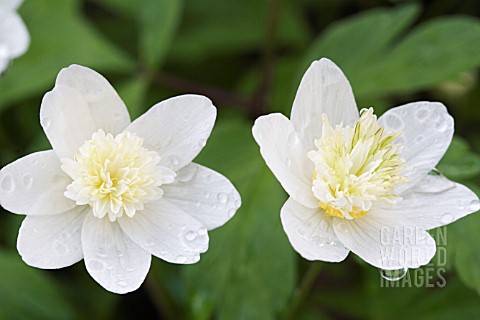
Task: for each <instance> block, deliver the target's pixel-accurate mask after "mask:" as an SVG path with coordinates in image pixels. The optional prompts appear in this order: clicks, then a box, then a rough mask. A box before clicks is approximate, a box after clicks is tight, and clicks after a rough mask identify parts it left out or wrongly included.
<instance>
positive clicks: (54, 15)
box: [0, 0, 133, 110]
mask: <svg viewBox="0 0 480 320" xmlns="http://www.w3.org/2000/svg"><path fill="white" fill-rule="evenodd" d="M20 14H21V16H22V18H23V19H24V21H25V23H26V25H27V28H28V30H29V32H30V36H31V39H32V42H31V45H30V48H29V49H28V51H27V53H26V54H25V55H24V56H22V57H20V58H18V59H16V60H14V61H13V63H12V65H11V66H10V68H9V69H8V70H7V72H6V73H5V75H4V76H2V81H0V110H2V109H3V108H5V107H7V106H8V105H11V104H12V103H14V102H18V101H20V100H24V99H27V98H29V97H33V96H35V95H39V94H42V93H44V92H46V91H47V90H48V89H49V88H52V87H53V85H54V79H55V77H56V75H57V74H58V72H59V71H60V69H61V68H63V67H67V66H68V65H70V64H73V63H77V64H81V65H85V66H87V67H90V68H93V69H95V70H97V71H100V72H103V71H116V72H128V71H130V70H131V69H132V68H133V64H132V62H131V61H130V59H129V58H128V56H127V55H126V54H125V53H124V52H122V51H120V50H119V49H118V48H116V47H114V46H113V45H111V44H110V43H109V42H107V41H106V40H105V39H103V38H102V37H100V36H99V35H98V34H97V33H96V31H95V30H94V29H93V28H92V27H91V25H89V24H88V22H87V21H85V20H84V18H83V17H82V15H81V13H80V7H79V1H78V0H44V1H26V2H25V3H24V4H23V5H22V7H21V10H20ZM39 102H40V101H39Z"/></svg>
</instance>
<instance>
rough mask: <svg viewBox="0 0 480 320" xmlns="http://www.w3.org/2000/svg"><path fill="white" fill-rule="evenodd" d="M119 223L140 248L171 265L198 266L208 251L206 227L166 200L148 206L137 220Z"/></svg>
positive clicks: (128, 219) (137, 216)
mask: <svg viewBox="0 0 480 320" xmlns="http://www.w3.org/2000/svg"><path fill="white" fill-rule="evenodd" d="M118 223H119V224H120V226H121V227H122V229H123V230H124V231H125V233H126V234H127V235H128V236H129V237H130V238H131V239H132V240H133V241H135V243H137V244H138V245H139V246H140V247H142V248H143V249H145V250H146V251H148V252H150V253H151V254H153V255H154V256H157V257H159V258H161V259H163V260H166V261H168V262H171V263H180V264H189V263H195V262H197V261H198V260H200V256H199V254H200V253H202V252H205V251H207V249H208V234H207V228H206V227H205V226H203V224H201V223H200V222H198V221H197V220H196V219H194V218H193V217H191V216H190V215H188V214H187V213H185V212H183V211H182V210H181V209H179V208H178V207H176V206H175V205H173V204H172V203H170V202H169V201H167V200H166V199H161V200H158V201H155V202H152V203H148V204H146V205H145V209H144V210H143V211H140V212H137V214H136V215H135V218H134V219H130V218H128V217H122V218H120V219H118Z"/></svg>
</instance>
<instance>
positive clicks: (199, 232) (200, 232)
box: [198, 227, 208, 236]
mask: <svg viewBox="0 0 480 320" xmlns="http://www.w3.org/2000/svg"><path fill="white" fill-rule="evenodd" d="M207 232H208V231H207V228H204V227H202V228H200V229H198V234H199V235H201V236H204V235H206V234H207Z"/></svg>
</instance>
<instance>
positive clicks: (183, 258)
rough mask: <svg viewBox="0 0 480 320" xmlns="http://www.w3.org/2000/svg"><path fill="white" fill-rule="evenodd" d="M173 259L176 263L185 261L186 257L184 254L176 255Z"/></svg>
mask: <svg viewBox="0 0 480 320" xmlns="http://www.w3.org/2000/svg"><path fill="white" fill-rule="evenodd" d="M175 261H176V262H177V263H185V262H187V258H186V257H185V256H178V257H177V258H176V259H175Z"/></svg>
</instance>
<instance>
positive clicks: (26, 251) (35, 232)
mask: <svg viewBox="0 0 480 320" xmlns="http://www.w3.org/2000/svg"><path fill="white" fill-rule="evenodd" d="M89 213H90V212H89V210H88V209H87V208H86V207H84V206H82V207H75V208H74V209H72V210H70V211H68V212H65V213H62V214H58V215H55V216H28V217H26V218H25V219H24V220H23V222H22V226H21V227H20V231H19V234H18V239H17V249H18V252H19V253H20V255H21V256H22V259H23V261H25V262H26V263H27V264H28V265H30V266H32V267H37V268H42V269H58V268H64V267H68V266H70V265H72V264H74V263H77V262H78V261H80V260H82V258H83V252H82V243H81V236H80V234H81V229H82V224H83V219H85V215H86V214H89ZM90 214H91V213H90Z"/></svg>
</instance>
